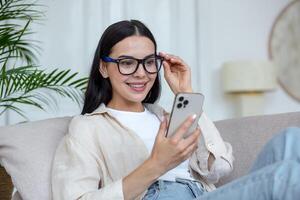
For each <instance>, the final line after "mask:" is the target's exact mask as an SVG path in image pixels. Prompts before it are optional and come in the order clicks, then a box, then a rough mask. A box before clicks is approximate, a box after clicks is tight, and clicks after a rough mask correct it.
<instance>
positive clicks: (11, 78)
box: [0, 0, 87, 119]
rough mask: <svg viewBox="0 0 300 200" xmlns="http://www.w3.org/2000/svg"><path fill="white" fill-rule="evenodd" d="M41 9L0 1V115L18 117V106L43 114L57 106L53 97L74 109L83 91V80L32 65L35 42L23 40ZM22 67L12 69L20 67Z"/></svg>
mask: <svg viewBox="0 0 300 200" xmlns="http://www.w3.org/2000/svg"><path fill="white" fill-rule="evenodd" d="M40 7H43V6H42V5H39V4H37V3H36V2H32V3H28V1H27V3H24V1H22V0H0V67H1V71H0V115H1V114H3V113H4V112H5V111H7V110H12V111H14V112H16V113H17V114H19V115H21V116H22V117H24V118H26V119H27V117H26V114H25V113H24V111H23V110H22V109H21V108H20V107H21V106H25V105H26V106H33V107H36V108H39V109H42V110H44V109H45V108H46V107H48V106H58V103H57V100H56V95H59V96H62V97H66V98H69V99H71V100H73V101H74V102H76V103H77V104H78V105H79V104H80V103H81V101H82V93H83V91H84V90H85V89H86V85H87V78H78V73H77V72H75V73H72V72H71V70H69V69H67V70H60V69H54V70H52V71H50V72H46V71H45V70H43V69H41V68H40V66H36V65H34V62H35V61H36V53H39V50H40V48H39V46H38V41H35V40H30V39H27V38H29V37H28V36H30V35H31V34H33V33H34V32H32V31H31V30H30V28H29V27H30V25H31V23H32V22H33V21H36V20H40V18H41V16H42V15H43V14H42V12H40V11H37V8H40ZM24 61H25V65H22V66H15V65H18V63H24Z"/></svg>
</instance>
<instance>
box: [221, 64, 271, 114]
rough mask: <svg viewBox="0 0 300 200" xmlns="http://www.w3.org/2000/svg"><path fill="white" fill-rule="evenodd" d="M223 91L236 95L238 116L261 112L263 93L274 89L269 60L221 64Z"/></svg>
mask: <svg viewBox="0 0 300 200" xmlns="http://www.w3.org/2000/svg"><path fill="white" fill-rule="evenodd" d="M222 82H223V89H224V91H225V93H228V94H231V95H234V96H236V99H237V109H238V113H239V115H240V116H250V115H259V114H262V111H263V105H264V93H265V92H268V91H272V90H274V89H276V73H275V67H274V64H273V63H272V62H271V61H228V62H225V63H224V64H223V66H222Z"/></svg>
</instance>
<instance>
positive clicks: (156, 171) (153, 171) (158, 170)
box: [144, 157, 166, 179]
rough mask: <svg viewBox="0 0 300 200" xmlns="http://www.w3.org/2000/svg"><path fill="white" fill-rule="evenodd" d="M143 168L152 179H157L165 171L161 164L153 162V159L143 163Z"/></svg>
mask: <svg viewBox="0 0 300 200" xmlns="http://www.w3.org/2000/svg"><path fill="white" fill-rule="evenodd" d="M144 164H145V166H146V167H145V168H146V169H148V170H147V171H148V173H149V175H150V176H152V177H154V179H158V178H159V177H160V176H162V175H163V174H164V173H165V171H166V170H165V169H164V167H163V166H161V164H159V163H158V162H156V161H155V159H153V158H151V157H150V158H148V159H147V160H146V161H145V162H144Z"/></svg>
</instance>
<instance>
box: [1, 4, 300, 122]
mask: <svg viewBox="0 0 300 200" xmlns="http://www.w3.org/2000/svg"><path fill="white" fill-rule="evenodd" d="M43 2H44V3H45V4H46V5H47V6H48V7H47V13H46V15H45V18H46V20H45V21H44V22H43V25H35V26H34V30H36V31H37V34H36V35H35V36H34V37H35V38H36V39H38V40H40V41H42V45H41V47H42V49H43V52H42V53H41V55H40V63H41V65H42V66H45V67H47V68H49V69H51V68H52V69H53V68H55V67H61V68H72V69H73V70H74V71H80V72H81V73H82V74H83V75H88V72H89V67H90V64H91V61H92V57H93V53H94V50H95V47H96V45H97V42H98V40H99V37H100V35H101V33H102V32H103V30H104V28H105V27H106V26H107V25H109V24H111V23H112V22H115V21H118V20H121V19H130V18H137V19H140V20H142V21H144V22H145V23H146V24H147V25H148V26H149V28H150V29H151V30H152V31H153V33H154V35H155V36H156V39H157V42H158V48H159V50H164V51H167V52H171V53H174V54H177V55H180V56H181V57H182V58H183V59H185V60H186V61H187V62H188V63H189V64H190V66H191V68H192V71H193V86H194V88H195V90H196V91H200V92H202V93H204V94H205V96H206V101H205V105H204V109H205V110H206V112H207V113H208V115H209V116H210V117H211V118H212V119H214V120H219V119H226V118H231V117H235V107H234V101H233V99H232V97H230V96H225V95H224V94H223V91H222V87H221V82H220V69H221V65H222V63H223V62H224V61H228V60H236V59H255V60H256V59H268V52H267V42H268V37H269V32H270V29H271V26H272V23H273V21H274V19H275V17H276V16H277V14H278V13H279V11H280V10H281V9H282V8H283V7H284V6H285V5H286V4H287V3H288V2H289V1H288V0H248V1H241V0H226V1H225V0H199V1H197V0H162V1H160V0H156V1H153V0H144V1H141V0H127V1H122V0H111V1H109V0H101V1H100V0H94V1H92V0H91V1H84V0H78V1H72V0H60V1H59V0H52V1H46V0H45V1H43ZM104 5H106V7H105V6H104ZM163 87H164V88H163V96H162V98H161V101H160V103H161V104H162V105H163V106H165V107H166V108H167V109H168V110H169V109H170V108H171V102H172V99H173V95H172V94H171V92H170V90H169V89H168V88H167V86H166V84H165V83H163ZM266 100H267V105H266V107H265V110H264V111H263V113H267V114H269V113H279V112H289V111H299V110H300V104H299V102H296V101H294V100H293V99H291V98H290V97H289V96H287V95H286V94H285V93H284V92H283V91H282V89H278V90H277V91H276V92H273V93H270V94H268V95H266ZM60 105H61V106H60V107H59V109H57V110H54V109H49V110H48V111H47V113H45V112H42V111H39V110H36V109H32V108H27V109H26V110H27V112H28V113H30V119H31V120H38V119H44V118H49V117H56V116H66V115H74V114H78V113H79V112H80V108H79V107H78V106H76V104H74V103H71V102H70V101H65V100H63V101H60ZM1 118H2V119H1V120H0V125H4V124H5V123H4V119H3V117H1ZM21 120H22V119H21V118H19V117H18V116H16V115H15V114H13V113H9V115H8V121H9V123H10V124H13V123H17V122H19V121H21Z"/></svg>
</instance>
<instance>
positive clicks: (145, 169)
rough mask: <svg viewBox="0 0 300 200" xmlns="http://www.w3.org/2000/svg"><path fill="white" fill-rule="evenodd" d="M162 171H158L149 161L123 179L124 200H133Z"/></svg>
mask: <svg viewBox="0 0 300 200" xmlns="http://www.w3.org/2000/svg"><path fill="white" fill-rule="evenodd" d="M161 171H162V170H160V169H158V166H157V165H155V164H154V163H153V162H152V161H151V160H150V159H147V160H146V161H145V162H144V163H143V164H142V165H140V166H139V167H138V168H137V169H135V170H134V171H133V172H132V173H130V174H129V175H128V176H126V177H125V178H124V179H123V194H124V199H125V200H131V199H135V198H136V197H137V196H138V195H140V194H141V193H142V192H143V191H145V190H147V188H148V187H149V186H150V185H151V184H152V183H153V182H154V181H155V180H157V179H158V178H159V177H160V176H161V175H162V173H161Z"/></svg>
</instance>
